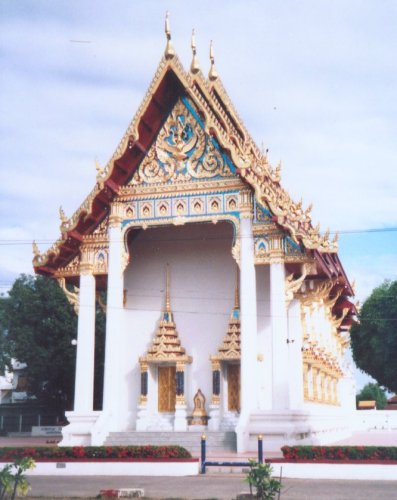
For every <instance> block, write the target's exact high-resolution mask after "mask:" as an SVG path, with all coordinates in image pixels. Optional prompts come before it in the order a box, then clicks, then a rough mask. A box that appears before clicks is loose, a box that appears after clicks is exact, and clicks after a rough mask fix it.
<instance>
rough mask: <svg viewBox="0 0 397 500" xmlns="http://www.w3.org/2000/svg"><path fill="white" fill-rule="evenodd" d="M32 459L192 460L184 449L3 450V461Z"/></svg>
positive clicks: (38, 460) (91, 447)
mask: <svg viewBox="0 0 397 500" xmlns="http://www.w3.org/2000/svg"><path fill="white" fill-rule="evenodd" d="M21 457H32V458H33V459H34V460H36V461H37V462H49V461H67V462H72V461H76V462H80V461H87V462H88V461H93V460H95V461H97V460H98V461H123V460H124V461H132V460H134V461H135V460H137V461H147V460H157V461H165V460H178V459H179V460H180V459H189V458H192V456H191V454H190V453H189V452H188V451H187V450H186V449H185V448H182V447H181V446H176V445H175V446H149V445H148V446H62V447H58V448H57V447H53V446H38V447H35V448H33V447H30V448H0V462H12V461H14V460H15V459H17V458H21Z"/></svg>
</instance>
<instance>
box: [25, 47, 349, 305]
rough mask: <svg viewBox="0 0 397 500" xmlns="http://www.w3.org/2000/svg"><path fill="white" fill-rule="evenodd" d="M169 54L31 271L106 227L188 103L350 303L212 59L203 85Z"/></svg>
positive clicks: (315, 233)
mask: <svg viewBox="0 0 397 500" xmlns="http://www.w3.org/2000/svg"><path fill="white" fill-rule="evenodd" d="M167 49H168V45H167ZM167 49H166V53H165V55H164V56H163V57H162V59H161V61H160V63H159V65H158V68H157V71H156V73H155V75H154V78H153V80H152V82H151V84H150V86H149V89H148V91H147V92H146V95H145V97H144V99H143V101H142V103H141V105H140V107H139V108H138V111H137V113H136V115H135V117H134V118H133V120H132V121H131V123H130V125H129V126H128V128H127V130H126V132H125V134H124V136H123V138H122V139H121V141H120V143H119V145H118V147H117V149H116V151H115V152H114V154H113V156H112V157H111V159H110V160H109V162H108V163H107V165H106V166H105V168H103V169H100V168H98V175H97V183H96V185H95V186H94V188H93V190H92V191H91V192H90V194H89V195H88V196H87V198H86V199H85V200H84V202H83V203H82V204H81V206H80V207H79V208H78V209H77V210H76V212H75V213H74V214H73V216H72V217H71V218H70V219H67V218H66V217H62V224H61V237H60V238H59V239H58V240H57V241H56V242H55V243H54V245H53V246H52V247H51V248H50V249H49V250H48V251H47V252H46V253H45V254H43V255H41V254H40V252H39V250H38V248H37V246H36V245H35V244H34V253H35V256H34V259H33V265H34V268H35V271H36V272H37V273H39V274H45V275H53V274H54V273H55V271H56V269H58V268H60V267H64V266H66V265H67V264H68V263H70V262H71V260H72V259H73V258H75V257H76V255H78V252H79V249H80V245H81V243H82V241H83V238H84V236H87V235H89V234H91V233H92V232H93V231H94V230H95V228H97V227H98V225H99V224H100V223H101V222H102V221H103V220H104V219H105V217H106V216H107V214H108V213H109V205H110V202H111V201H112V200H113V198H114V197H115V196H116V195H117V193H118V191H119V189H120V187H122V186H124V185H126V184H127V183H128V182H129V181H130V179H131V178H132V176H133V174H134V172H135V171H136V169H137V167H138V166H139V164H140V163H141V162H142V160H143V159H144V158H145V156H146V155H147V153H148V151H149V149H150V147H151V145H152V144H153V142H154V140H155V139H156V137H157V134H158V133H159V131H160V129H161V127H162V125H163V123H164V121H165V119H166V118H167V116H168V114H169V113H170V112H171V110H172V108H173V106H174V105H175V103H176V102H177V100H178V98H179V97H181V96H187V97H188V98H189V99H190V100H191V101H192V102H193V103H194V104H195V106H196V107H197V109H198V110H199V113H200V115H201V117H202V119H203V122H204V124H205V130H206V132H207V133H208V134H209V135H211V136H213V137H215V138H216V140H217V142H218V143H219V145H220V147H221V148H222V149H223V150H224V151H225V153H226V154H227V155H228V156H229V157H230V159H231V160H232V162H233V163H234V165H236V167H237V173H238V175H239V176H240V177H241V178H242V179H243V180H244V181H245V182H246V183H247V184H248V185H250V186H251V187H252V188H253V190H254V192H255V196H256V199H257V201H258V202H259V203H263V204H264V205H266V206H267V207H269V208H270V210H271V212H272V213H273V220H274V222H276V223H277V224H279V225H280V226H281V227H282V228H284V229H285V230H287V231H288V233H290V235H291V237H292V239H293V240H295V241H296V242H302V243H303V245H304V247H305V248H306V249H308V250H311V251H313V252H314V255H315V257H316V260H318V262H319V264H320V267H322V268H323V270H324V274H325V275H326V276H328V277H332V278H333V277H340V278H342V281H343V282H344V285H345V286H346V287H347V290H346V291H347V295H353V292H352V290H351V287H350V285H349V282H348V279H347V277H346V275H345V273H344V271H343V268H342V265H341V263H340V261H339V258H338V256H337V254H336V251H337V244H336V239H334V240H333V241H332V242H331V241H330V240H329V234H327V233H326V234H325V235H324V236H321V235H320V231H319V227H313V225H312V223H311V218H310V208H308V209H306V210H303V208H302V205H301V202H299V203H295V202H293V201H292V200H291V198H290V196H289V194H288V193H287V192H286V191H285V190H284V189H283V188H282V186H281V185H280V171H279V167H278V168H276V169H273V168H272V167H271V165H270V164H269V162H268V159H267V157H266V156H265V155H263V154H262V153H261V151H260V150H259V149H258V147H257V146H256V144H255V142H254V141H253V139H252V138H251V137H250V135H249V133H248V131H247V130H246V128H245V126H244V124H243V122H242V120H241V119H240V117H239V116H238V114H237V112H236V110H235V108H234V106H233V104H232V102H231V100H230V98H229V97H228V95H227V93H226V91H225V89H224V87H223V85H222V82H221V80H220V79H219V77H218V76H217V74H216V72H215V71H214V66H213V59H212V67H211V71H210V78H209V79H206V78H205V77H204V75H203V74H202V73H201V71H200V70H198V69H197V68H196V67H193V64H192V70H191V71H190V72H186V71H185V70H184V68H183V67H182V65H181V63H180V61H179V59H178V57H177V55H174V54H173V53H172V51H171V52H169V51H167ZM192 71H193V72H192ZM211 72H212V73H211ZM61 216H62V214H61Z"/></svg>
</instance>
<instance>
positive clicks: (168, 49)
mask: <svg viewBox="0 0 397 500" xmlns="http://www.w3.org/2000/svg"><path fill="white" fill-rule="evenodd" d="M165 35H166V37H167V45H166V46H165V51H164V56H165V58H166V59H173V58H174V57H175V49H174V46H173V45H172V42H171V29H170V20H169V14H168V10H167V12H166V14H165Z"/></svg>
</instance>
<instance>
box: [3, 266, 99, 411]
mask: <svg viewBox="0 0 397 500" xmlns="http://www.w3.org/2000/svg"><path fill="white" fill-rule="evenodd" d="M0 311H2V317H1V316H0V319H1V320H2V323H3V328H2V331H3V332H4V331H5V332H6V335H5V336H3V344H4V345H3V348H4V349H5V352H7V354H8V358H9V357H12V358H15V359H18V361H21V362H25V363H26V364H27V384H28V391H29V393H30V394H31V395H33V396H35V397H36V398H37V400H38V402H40V403H43V404H45V405H46V406H47V407H49V408H53V409H56V410H57V411H58V412H59V414H60V415H62V413H63V411H64V410H69V409H72V406H73V396H74V379H75V362H76V347H74V346H73V345H72V339H75V338H76V336H77V315H76V313H75V312H74V310H73V307H72V306H71V305H70V304H69V302H68V301H67V299H66V296H65V294H64V292H63V291H62V289H61V288H60V287H59V285H58V283H57V282H56V281H55V280H54V279H50V278H45V277H42V276H26V275H21V276H20V277H19V278H18V279H17V280H16V281H15V283H14V284H13V286H12V288H11V290H10V292H9V296H8V297H1V298H0ZM104 323H105V322H104V315H103V313H102V312H101V311H99V309H98V310H97V331H96V334H97V338H98V342H97V344H98V348H97V349H96V353H95V359H96V384H95V385H96V391H95V396H96V398H95V405H96V407H97V408H100V406H101V401H100V399H101V384H102V382H101V381H102V376H103V339H104V331H105V328H104ZM6 362H7V357H6V358H5V359H2V358H0V369H2V370H4V368H5V364H6Z"/></svg>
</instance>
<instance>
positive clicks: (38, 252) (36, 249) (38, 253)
mask: <svg viewBox="0 0 397 500" xmlns="http://www.w3.org/2000/svg"><path fill="white" fill-rule="evenodd" d="M32 248H33V255H34V256H35V257H40V255H41V253H40V250H39V247H38V246H37V243H36V241H35V240H33V241H32Z"/></svg>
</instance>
